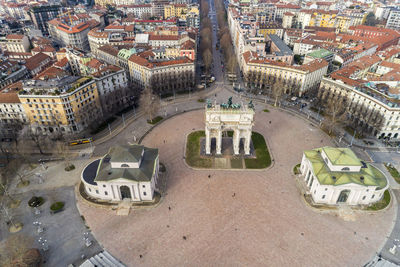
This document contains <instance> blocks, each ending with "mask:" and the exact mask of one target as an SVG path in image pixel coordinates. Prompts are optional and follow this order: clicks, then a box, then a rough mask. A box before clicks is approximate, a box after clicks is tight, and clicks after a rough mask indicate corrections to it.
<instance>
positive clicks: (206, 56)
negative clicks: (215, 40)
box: [202, 49, 212, 73]
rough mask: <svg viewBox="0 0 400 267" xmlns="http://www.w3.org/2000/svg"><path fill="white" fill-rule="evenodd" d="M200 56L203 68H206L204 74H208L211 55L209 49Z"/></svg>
mask: <svg viewBox="0 0 400 267" xmlns="http://www.w3.org/2000/svg"><path fill="white" fill-rule="evenodd" d="M202 56H203V61H204V66H205V68H206V72H207V73H209V71H210V68H211V64H212V53H211V51H210V49H207V50H206V51H204V53H203V55H202Z"/></svg>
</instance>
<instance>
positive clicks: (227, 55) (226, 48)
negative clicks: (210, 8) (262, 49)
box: [215, 0, 237, 73]
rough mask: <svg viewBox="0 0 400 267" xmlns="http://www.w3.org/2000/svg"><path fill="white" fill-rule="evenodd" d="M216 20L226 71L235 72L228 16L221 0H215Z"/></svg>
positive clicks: (234, 57) (235, 60) (235, 65)
mask: <svg viewBox="0 0 400 267" xmlns="http://www.w3.org/2000/svg"><path fill="white" fill-rule="evenodd" d="M215 9H216V11H217V21H218V26H219V30H218V38H219V40H220V49H221V52H222V54H223V55H224V60H225V66H226V70H227V72H228V73H236V67H237V59H236V56H235V50H234V47H233V45H232V38H231V33H230V31H229V25H228V16H227V13H226V10H225V5H224V1H223V0H216V1H215Z"/></svg>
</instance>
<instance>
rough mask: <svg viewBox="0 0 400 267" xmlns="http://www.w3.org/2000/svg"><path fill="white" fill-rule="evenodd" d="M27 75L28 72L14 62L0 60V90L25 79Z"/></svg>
mask: <svg viewBox="0 0 400 267" xmlns="http://www.w3.org/2000/svg"><path fill="white" fill-rule="evenodd" d="M28 75H29V74H28V70H27V68H26V67H25V66H24V65H20V64H18V63H17V62H15V61H9V60H0V89H1V88H3V87H6V86H8V85H10V84H12V83H15V82H16V81H19V80H21V79H24V78H27V77H28Z"/></svg>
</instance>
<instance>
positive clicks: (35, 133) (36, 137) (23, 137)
mask: <svg viewBox="0 0 400 267" xmlns="http://www.w3.org/2000/svg"><path fill="white" fill-rule="evenodd" d="M19 139H20V141H27V140H31V141H32V142H33V143H34V144H35V146H36V148H37V149H38V150H39V152H40V154H43V146H44V144H45V140H46V139H45V135H44V134H43V133H42V131H41V128H40V127H39V125H38V124H37V123H34V124H32V125H25V126H24V128H23V129H22V131H21V134H20V136H19Z"/></svg>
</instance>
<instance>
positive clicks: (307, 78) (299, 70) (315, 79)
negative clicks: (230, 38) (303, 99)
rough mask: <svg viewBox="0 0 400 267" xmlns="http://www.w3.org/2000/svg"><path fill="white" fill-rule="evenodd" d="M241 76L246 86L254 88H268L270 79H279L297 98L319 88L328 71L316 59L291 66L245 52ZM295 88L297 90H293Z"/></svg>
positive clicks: (326, 66) (321, 61) (324, 63)
mask: <svg viewBox="0 0 400 267" xmlns="http://www.w3.org/2000/svg"><path fill="white" fill-rule="evenodd" d="M242 57H243V68H242V71H243V75H244V77H245V81H246V84H247V86H250V87H251V86H253V87H255V88H260V89H261V88H265V87H268V85H270V84H269V82H271V78H272V79H281V80H282V81H284V82H285V83H287V84H290V85H291V86H289V87H290V88H292V89H295V90H296V91H297V92H296V93H298V95H299V96H301V95H303V94H304V93H305V92H306V91H307V90H309V89H310V88H313V87H316V86H319V83H320V82H321V80H322V77H323V76H324V75H325V74H326V73H327V71H328V65H329V64H328V62H327V61H325V60H323V59H316V60H314V61H312V62H310V63H307V64H303V65H301V66H291V65H289V64H286V63H284V62H278V61H272V60H268V59H265V58H263V57H259V56H258V55H257V53H254V52H250V51H247V52H245V53H243V56H242ZM295 87H297V88H295Z"/></svg>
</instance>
